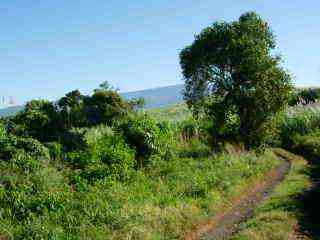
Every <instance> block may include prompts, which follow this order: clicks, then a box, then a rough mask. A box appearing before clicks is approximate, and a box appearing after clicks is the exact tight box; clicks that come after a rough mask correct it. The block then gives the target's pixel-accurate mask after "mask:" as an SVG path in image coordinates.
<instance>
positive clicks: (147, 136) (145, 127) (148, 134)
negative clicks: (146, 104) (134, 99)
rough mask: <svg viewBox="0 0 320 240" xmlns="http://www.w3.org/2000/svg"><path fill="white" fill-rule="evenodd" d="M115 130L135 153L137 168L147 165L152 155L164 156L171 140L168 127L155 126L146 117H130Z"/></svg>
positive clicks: (152, 121) (143, 115) (155, 124)
mask: <svg viewBox="0 0 320 240" xmlns="http://www.w3.org/2000/svg"><path fill="white" fill-rule="evenodd" d="M116 129H117V130H118V132H119V133H121V134H122V136H123V137H124V139H125V142H126V143H127V144H128V145H129V146H130V147H132V148H133V149H134V150H135V152H136V159H137V161H138V166H139V167H142V166H145V165H147V164H148V162H149V161H148V159H149V158H150V156H151V155H153V154H166V152H167V151H168V149H169V145H170V140H171V139H172V136H171V133H170V130H169V128H168V125H165V124H162V125H161V124H157V123H156V122H155V121H154V120H153V119H151V118H150V117H149V116H148V115H146V114H142V115H132V116H130V117H128V118H126V119H124V120H123V121H121V122H120V123H119V124H118V125H117V126H116Z"/></svg>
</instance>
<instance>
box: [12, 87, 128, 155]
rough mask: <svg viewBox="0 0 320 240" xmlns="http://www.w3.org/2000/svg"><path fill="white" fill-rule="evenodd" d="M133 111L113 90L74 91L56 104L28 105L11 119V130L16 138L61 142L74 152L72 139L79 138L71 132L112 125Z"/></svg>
mask: <svg viewBox="0 0 320 240" xmlns="http://www.w3.org/2000/svg"><path fill="white" fill-rule="evenodd" d="M131 111H132V108H131V106H130V104H129V103H128V102H126V101H124V100H123V99H122V98H121V96H120V95H119V94H118V92H116V91H115V90H113V89H110V88H105V87H104V88H99V89H96V90H95V91H94V93H93V94H92V95H91V96H90V95H88V96H87V95H82V94H81V93H80V92H79V91H78V90H75V91H71V92H69V93H67V94H66V95H65V96H64V97H62V98H61V99H59V100H58V101H57V102H56V103H54V102H49V101H44V100H32V101H30V102H28V103H27V104H26V106H25V108H24V110H22V111H21V112H19V113H18V114H17V115H16V116H14V117H13V118H11V119H10V120H9V129H10V132H11V133H13V134H16V135H20V136H29V137H33V138H35V139H37V140H39V141H41V142H59V143H62V144H65V145H66V148H67V149H70V148H71V149H74V146H73V145H74V144H75V145H77V144H76V143H75V142H76V141H73V140H69V139H73V137H75V138H77V137H78V135H77V134H75V132H72V131H73V130H72V129H77V128H84V127H92V126H97V125H100V124H107V125H109V126H111V125H112V124H113V123H114V121H116V120H117V119H119V118H121V117H124V116H125V115H127V114H128V113H129V112H131ZM75 147H77V146H75Z"/></svg>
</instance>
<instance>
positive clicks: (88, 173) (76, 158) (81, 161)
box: [66, 132, 135, 182]
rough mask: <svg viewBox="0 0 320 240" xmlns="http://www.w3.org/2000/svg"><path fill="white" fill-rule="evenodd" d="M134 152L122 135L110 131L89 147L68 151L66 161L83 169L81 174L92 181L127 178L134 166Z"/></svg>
mask: <svg viewBox="0 0 320 240" xmlns="http://www.w3.org/2000/svg"><path fill="white" fill-rule="evenodd" d="M89 142H90V141H89ZM134 154H135V153H134V150H132V149H130V148H129V147H128V145H127V144H126V143H125V142H124V140H123V139H122V138H121V136H119V135H115V134H111V135H110V132H108V133H106V134H105V135H102V136H100V137H99V138H97V139H96V141H95V142H90V144H89V146H88V148H87V149H85V150H83V151H75V152H69V153H67V155H66V161H67V162H68V163H69V164H71V165H72V166H73V167H75V168H78V169H81V174H80V176H81V177H82V178H85V179H87V180H88V181H90V182H92V181H96V180H102V179H107V178H112V179H117V180H125V179H127V178H128V177H129V176H130V174H131V172H132V170H133V168H134V165H135V159H134Z"/></svg>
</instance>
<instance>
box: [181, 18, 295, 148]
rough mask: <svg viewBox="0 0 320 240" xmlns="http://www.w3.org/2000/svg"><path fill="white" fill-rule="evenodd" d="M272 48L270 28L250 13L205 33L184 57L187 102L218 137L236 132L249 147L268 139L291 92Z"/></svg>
mask: <svg viewBox="0 0 320 240" xmlns="http://www.w3.org/2000/svg"><path fill="white" fill-rule="evenodd" d="M274 48H275V39H274V35H273V33H272V31H271V29H270V28H269V26H268V24H267V23H266V22H264V21H263V20H262V19H261V18H260V17H259V16H258V15H257V14H256V13H254V12H249V13H245V14H243V15H241V16H240V18H239V20H238V21H234V22H231V23H227V22H216V23H214V24H213V25H212V26H210V27H207V28H205V29H204V30H203V31H202V32H201V33H200V34H199V35H197V36H196V38H195V41H194V42H193V44H192V45H190V46H187V47H186V48H185V49H183V50H182V51H181V53H180V64H181V67H182V71H183V76H184V78H185V85H186V86H185V94H184V97H185V100H186V102H187V104H188V106H189V107H190V108H191V109H192V110H193V112H194V114H196V115H197V114H199V112H200V110H203V112H204V113H206V114H207V115H208V116H209V117H210V118H211V119H212V120H213V122H214V127H215V129H216V131H215V132H216V134H217V135H219V134H221V135H223V132H224V131H226V128H227V126H233V133H237V135H238V136H241V139H242V140H243V141H244V143H245V145H246V146H247V147H250V146H253V145H258V144H260V143H261V141H262V140H263V138H264V136H266V133H267V130H268V127H267V126H268V125H269V123H270V122H271V119H272V117H273V116H274V115H275V114H276V113H277V112H279V111H280V110H281V109H282V108H283V106H284V105H285V104H286V101H287V98H288V94H289V92H290V90H291V88H292V86H291V79H290V75H289V74H288V73H287V72H286V71H285V70H284V69H283V68H282V67H281V66H280V62H281V58H280V57H279V56H275V55H273V54H271V51H272V49H274Z"/></svg>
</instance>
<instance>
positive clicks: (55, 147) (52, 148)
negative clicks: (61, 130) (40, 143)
mask: <svg viewBox="0 0 320 240" xmlns="http://www.w3.org/2000/svg"><path fill="white" fill-rule="evenodd" d="M45 146H46V147H47V148H48V150H49V154H50V158H51V159H52V160H61V158H62V146H61V144H60V143H57V142H48V143H46V144H45Z"/></svg>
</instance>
